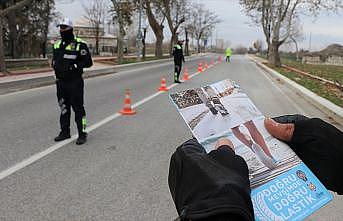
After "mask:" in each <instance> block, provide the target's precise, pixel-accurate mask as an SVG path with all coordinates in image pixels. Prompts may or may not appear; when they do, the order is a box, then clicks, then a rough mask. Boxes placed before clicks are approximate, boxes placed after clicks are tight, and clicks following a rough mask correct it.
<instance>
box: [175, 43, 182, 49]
mask: <svg viewBox="0 0 343 221" xmlns="http://www.w3.org/2000/svg"><path fill="white" fill-rule="evenodd" d="M174 47H175V48H176V49H182V48H181V46H180V45H178V44H176V45H174Z"/></svg>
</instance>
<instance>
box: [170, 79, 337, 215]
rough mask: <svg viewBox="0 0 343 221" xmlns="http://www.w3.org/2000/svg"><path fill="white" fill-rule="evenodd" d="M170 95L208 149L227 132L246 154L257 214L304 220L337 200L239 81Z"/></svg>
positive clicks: (198, 138)
mask: <svg viewBox="0 0 343 221" xmlns="http://www.w3.org/2000/svg"><path fill="white" fill-rule="evenodd" d="M170 98H171V100H172V101H173V103H174V104H175V105H176V107H177V109H178V111H179V112H180V114H181V116H182V117H183V119H184V121H185V122H186V124H187V126H188V127H189V128H190V130H191V131H192V133H193V135H194V137H196V138H197V140H198V141H199V143H201V144H202V145H203V147H204V148H205V149H206V152H210V151H211V150H213V149H214V146H215V143H216V141H217V140H218V139H219V138H222V137H225V138H228V139H229V140H231V141H232V143H233V144H234V147H235V149H234V151H235V153H236V154H237V155H240V156H241V157H243V158H244V160H245V161H246V163H247V165H248V168H249V178H250V185H251V188H252V194H251V196H252V201H253V205H254V211H255V218H256V220H273V221H274V220H275V221H281V220H303V219H304V218H305V217H307V216H308V215H310V214H311V213H313V212H314V211H315V210H317V209H319V208H320V207H322V206H323V205H325V204H326V203H327V202H329V201H330V200H332V196H331V194H330V193H329V192H328V191H327V190H326V189H325V187H324V186H323V185H322V184H321V183H320V181H319V180H318V179H317V178H316V177H315V176H314V175H313V174H312V172H311V171H310V170H309V169H308V168H307V167H306V166H305V165H304V163H302V161H301V160H300V159H299V158H298V157H297V155H296V154H295V153H294V152H293V151H292V150H291V149H290V148H289V147H288V145H287V144H285V143H283V142H281V141H279V140H278V139H276V138H274V137H272V136H271V135H270V134H269V133H268V131H267V130H266V129H265V127H264V119H265V117H264V116H263V115H262V113H261V112H260V111H259V110H258V109H257V107H256V106H255V105H254V104H253V103H252V101H251V100H250V99H249V97H248V96H247V95H246V94H245V93H244V91H243V90H242V89H241V88H240V87H239V85H237V84H236V83H235V82H234V81H232V80H229V79H227V80H223V81H220V82H217V83H214V84H211V85H208V86H204V87H201V88H193V89H189V90H185V91H181V92H177V93H174V94H170Z"/></svg>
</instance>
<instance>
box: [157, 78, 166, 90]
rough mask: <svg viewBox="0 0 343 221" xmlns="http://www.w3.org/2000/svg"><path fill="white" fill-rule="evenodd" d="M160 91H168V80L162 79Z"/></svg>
mask: <svg viewBox="0 0 343 221" xmlns="http://www.w3.org/2000/svg"><path fill="white" fill-rule="evenodd" d="M158 90H159V91H168V88H167V83H166V79H165V78H162V79H161V86H160V87H159V88H158Z"/></svg>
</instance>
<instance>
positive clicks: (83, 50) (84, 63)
mask: <svg viewBox="0 0 343 221" xmlns="http://www.w3.org/2000/svg"><path fill="white" fill-rule="evenodd" d="M92 65H93V61H92V57H91V54H90V53H89V49H88V47H87V45H86V44H85V43H80V54H79V58H78V62H77V66H78V67H79V68H89V67H91V66H92Z"/></svg>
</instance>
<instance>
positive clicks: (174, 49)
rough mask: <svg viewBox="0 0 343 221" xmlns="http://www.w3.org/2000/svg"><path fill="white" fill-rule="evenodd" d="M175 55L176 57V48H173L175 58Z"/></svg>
mask: <svg viewBox="0 0 343 221" xmlns="http://www.w3.org/2000/svg"><path fill="white" fill-rule="evenodd" d="M175 55H176V48H175V47H173V56H174V57H175Z"/></svg>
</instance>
